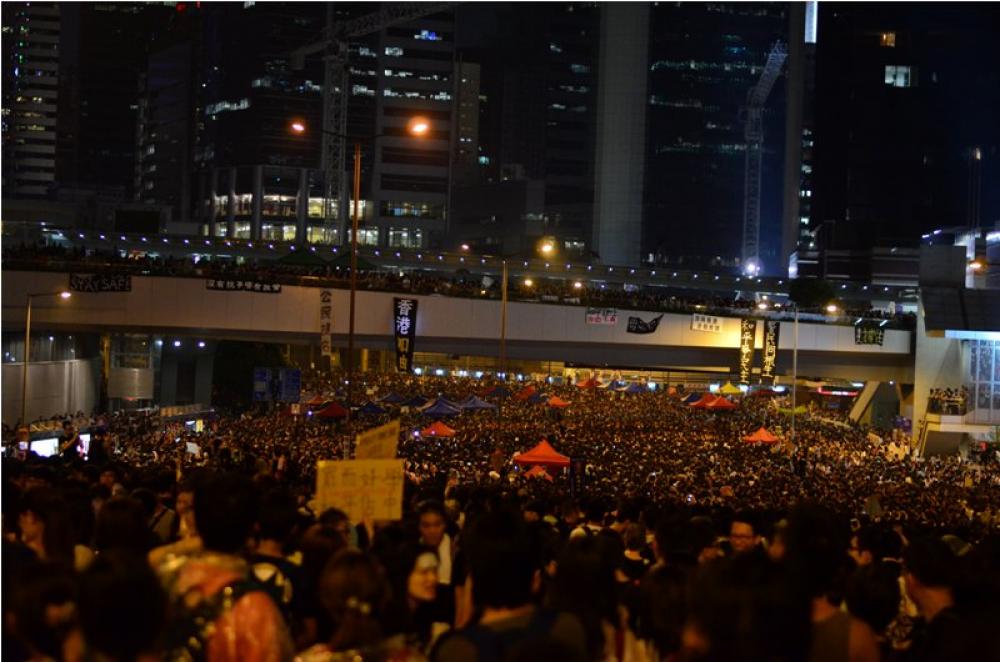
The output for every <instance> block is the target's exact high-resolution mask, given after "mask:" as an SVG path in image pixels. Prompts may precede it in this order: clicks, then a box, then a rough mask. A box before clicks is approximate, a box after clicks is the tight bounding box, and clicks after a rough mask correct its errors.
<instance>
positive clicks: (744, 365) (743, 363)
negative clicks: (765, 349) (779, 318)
mask: <svg viewBox="0 0 1000 662" xmlns="http://www.w3.org/2000/svg"><path fill="white" fill-rule="evenodd" d="M756 336H757V320H751V319H743V320H740V383H741V384H749V383H750V375H751V374H752V373H753V355H754V340H755V339H756Z"/></svg>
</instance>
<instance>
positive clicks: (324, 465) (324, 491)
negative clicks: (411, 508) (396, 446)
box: [316, 460, 403, 522]
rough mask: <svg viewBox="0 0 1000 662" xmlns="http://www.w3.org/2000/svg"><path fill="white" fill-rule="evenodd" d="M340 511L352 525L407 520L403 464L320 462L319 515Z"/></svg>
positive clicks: (395, 461) (392, 462)
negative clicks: (329, 510) (365, 522)
mask: <svg viewBox="0 0 1000 662" xmlns="http://www.w3.org/2000/svg"><path fill="white" fill-rule="evenodd" d="M327 508H339V509H340V510H343V511H344V512H345V513H347V515H348V517H350V518H351V521H352V522H363V521H368V520H372V521H374V520H398V519H401V518H402V517H403V460H320V461H319V462H318V463H317V464H316V512H317V514H319V513H321V512H323V511H324V510H326V509H327Z"/></svg>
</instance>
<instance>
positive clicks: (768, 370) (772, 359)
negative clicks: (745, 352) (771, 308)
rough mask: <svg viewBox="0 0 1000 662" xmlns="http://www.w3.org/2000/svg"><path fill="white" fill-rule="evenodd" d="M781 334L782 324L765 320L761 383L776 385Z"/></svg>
mask: <svg viewBox="0 0 1000 662" xmlns="http://www.w3.org/2000/svg"><path fill="white" fill-rule="evenodd" d="M780 333H781V322H776V321H774V320H765V322H764V356H763V358H762V359H761V364H760V383H761V384H768V385H770V384H773V383H774V367H775V364H776V363H777V362H778V337H779V334H780Z"/></svg>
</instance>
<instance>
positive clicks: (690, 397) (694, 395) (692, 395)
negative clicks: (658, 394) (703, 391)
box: [681, 393, 701, 404]
mask: <svg viewBox="0 0 1000 662" xmlns="http://www.w3.org/2000/svg"><path fill="white" fill-rule="evenodd" d="M700 398H701V396H700V395H698V394H697V393H689V394H688V395H686V396H684V397H683V398H681V402H683V403H685V404H691V403H693V402H698V400H699V399H700Z"/></svg>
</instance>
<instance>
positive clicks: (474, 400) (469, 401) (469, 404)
mask: <svg viewBox="0 0 1000 662" xmlns="http://www.w3.org/2000/svg"><path fill="white" fill-rule="evenodd" d="M458 406H459V407H461V408H462V409H473V410H475V409H496V408H497V406H496V405H495V404H493V403H492V402H486V401H485V400H483V399H481V398H478V397H476V396H475V395H470V396H469V397H467V398H466V399H465V400H462V401H461V402H459V403H458Z"/></svg>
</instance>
